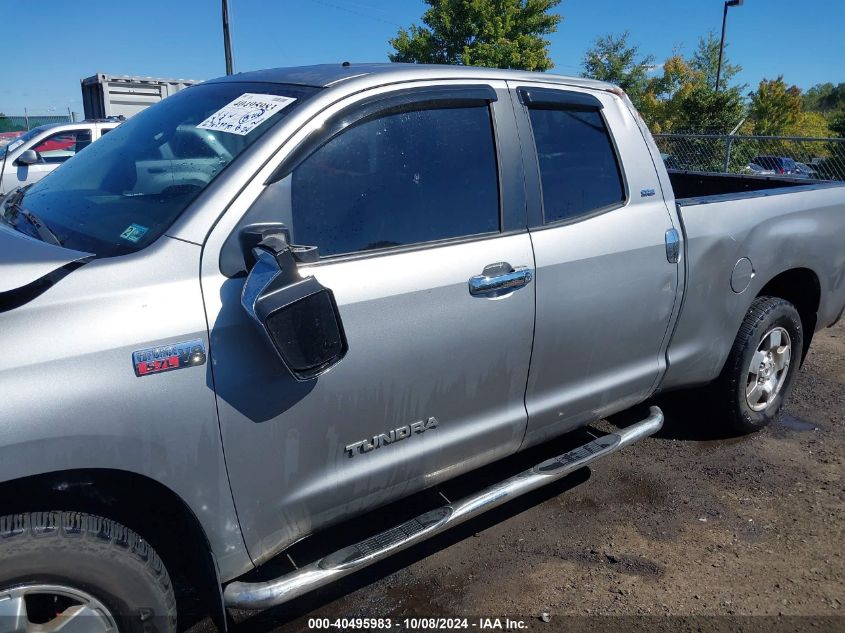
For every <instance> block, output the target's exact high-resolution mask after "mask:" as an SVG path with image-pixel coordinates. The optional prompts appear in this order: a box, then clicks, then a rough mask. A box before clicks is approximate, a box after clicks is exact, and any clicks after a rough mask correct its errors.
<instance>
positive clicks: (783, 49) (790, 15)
mask: <svg viewBox="0 0 845 633" xmlns="http://www.w3.org/2000/svg"><path fill="white" fill-rule="evenodd" d="M229 1H230V23H231V33H232V43H233V50H234V65H235V72H238V71H246V70H256V69H260V68H273V67H278V66H296V65H303V64H316V63H331V62H338V63H339V62H342V61H346V60H348V61H351V62H373V61H386V60H387V54H388V52H389V51H390V46H389V44H388V39H390V38H391V37H393V36H394V35H395V34H396V31H397V30H398V29H399V27H401V26H408V25H410V24H411V23H414V22H416V23H419V22H420V17H421V16H422V14H423V12H424V10H425V8H426V5H425V4H424V3H423V2H422V1H421V0H229ZM722 7H723V1H722V0H664V1H663V2H653V1H651V0H628V1H623V0H564V1H563V2H562V3H561V4H560V5H559V6H558V9H557V11H558V12H559V13H560V14H562V15H563V22H562V23H561V25H560V27H559V29H558V31H557V33H555V34H553V35H552V36H551V37H550V40H551V46H550V53H551V58H552V60H553V61H554V64H555V72H558V73H560V74H567V75H577V74H579V73H580V64H581V60H582V59H583V57H584V53H585V52H586V50H587V49H588V48H589V47H590V46H591V44H592V43H593V42H594V40H595V38H596V37H598V36H600V35H604V34H607V33H617V34H618V33H621V32H622V31H625V30H628V31H630V34H631V36H630V37H631V42H632V43H633V44H636V45H638V46H639V47H640V51H641V53H643V54H652V55H654V56H655V58H656V59H657V60H658V62H662V60H664V59H665V58H666V57H668V56H669V55H671V54H672V53H673V52H674V51H676V50H680V51H681V52H685V53H688V52H690V51H691V50H692V49H694V48H695V45H696V43H697V41H698V38H699V37H700V36H701V35H703V34H705V33H706V32H707V31H708V30H713V31H715V32H716V34H717V35H718V34H719V31H720V29H721V20H722ZM843 24H845V0H804V1H803V2H799V1H796V0H745V2H744V4H743V5H742V6H740V7H734V8H731V9H730V10H729V15H728V28H727V42H728V49H727V53H728V58H729V59H730V61H731V62H732V63H736V64H740V65H741V66H742V67H743V71H742V72H741V73H740V74H739V75H738V76H737V78H736V80H737V81H738V82H739V83H747V84H749V86H750V88H754V87H756V86H757V84H758V82H759V81H760V80H761V79H763V78H775V77H777V76H778V75H783V77H784V80H785V81H787V82H788V83H790V84H795V85H797V86H799V87H800V88H802V89H807V88H809V87H811V86H813V85H815V84H817V83H824V82H832V83H834V84H835V83H840V82H845V63H843V60H845V36H843V35H842V32H841V31H842V25H843ZM0 28H2V33H3V43H4V46H3V48H4V49H5V51H6V54H5V55H4V57H5V59H6V62H5V63H4V64H3V65H2V70H0V112H4V113H6V114H8V115H16V114H23V110H24V108H26V109H27V110H28V112H29V113H30V114H63V113H66V112H67V110H68V108H70V109H71V110H73V111H76V112H81V111H82V99H81V93H80V87H79V80H80V79H82V78H84V77H89V76H91V75H94V74H96V73H107V74H112V75H142V76H152V77H166V78H181V79H200V80H201V79H211V78H213V77H217V76H220V75H222V74H224V73H225V62H224V55H223V38H222V30H221V18H220V0H133V1H131V2H129V1H127V0H75V1H71V0H38V2H21V1H19V0H0Z"/></svg>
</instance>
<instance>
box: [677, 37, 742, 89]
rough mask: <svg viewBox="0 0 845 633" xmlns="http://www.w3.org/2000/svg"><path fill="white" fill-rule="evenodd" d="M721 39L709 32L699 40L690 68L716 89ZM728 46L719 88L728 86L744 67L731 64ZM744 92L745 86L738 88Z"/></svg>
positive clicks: (725, 51)
mask: <svg viewBox="0 0 845 633" xmlns="http://www.w3.org/2000/svg"><path fill="white" fill-rule="evenodd" d="M719 42H720V40H719V38H717V37H716V34H715V33H714V32H713V31H708V33H707V35H706V36H704V37H699V38H698V48H696V49H695V52H694V53H693V54H692V57H691V58H690V59H689V65H690V67H691V68H692V69H693V70H695V71H698V72H700V73H703V75H704V81H705V83H706V84H707V85H708V86H712V87H713V89H714V90H715V88H716V74H717V71H718V69H719ZM727 49H728V44H727V43H725V49H724V51H723V52H722V72H721V74H720V75H719V88H720V89H721V88H723V87H725V86H727V85H728V84H729V83H730V81H731V79H733V78H734V77H735V76H736V74H737V73H739V72H740V71H741V70H742V66H738V65H736V64H731V63H730V62H729V61H728V56H727ZM737 88H738V89H739V90H740V91H742V90H743V88H745V86H737Z"/></svg>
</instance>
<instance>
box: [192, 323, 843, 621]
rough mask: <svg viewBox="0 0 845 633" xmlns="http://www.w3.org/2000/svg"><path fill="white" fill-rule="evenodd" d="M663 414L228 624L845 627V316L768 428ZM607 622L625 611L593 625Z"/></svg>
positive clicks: (683, 408) (686, 399)
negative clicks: (463, 517) (385, 554)
mask: <svg viewBox="0 0 845 633" xmlns="http://www.w3.org/2000/svg"><path fill="white" fill-rule="evenodd" d="M656 404H659V405H660V406H661V407H663V409H664V412H665V413H666V423H665V425H664V428H663V430H662V431H661V432H660V434H659V435H658V436H656V437H653V438H650V439H647V440H645V441H644V442H641V443H639V444H636V445H634V446H632V447H629V448H628V449H625V450H624V451H621V452H619V453H616V454H614V455H612V456H611V457H609V458H607V459H605V460H602V461H600V462H598V463H597V464H595V465H594V466H593V468H592V469H591V472H588V471H586V469H585V470H584V471H582V472H579V473H576V474H575V475H573V476H570V478H569V479H568V480H566V481H564V482H563V483H562V484H561V485H559V486H557V487H555V489H554V490H550V491H545V492H544V493H543V496H541V497H538V496H537V495H534V496H532V497H530V498H529V499H526V500H525V501H517V502H515V503H512V504H509V505H508V506H506V507H505V508H503V509H500V511H495V514H493V515H491V516H487V517H482V518H481V521H480V522H479V521H476V522H474V523H471V524H469V525H468V526H461V527H458V528H456V529H455V530H453V531H452V532H450V533H448V534H446V535H442V536H441V537H438V538H437V539H435V540H434V541H433V542H430V543H427V544H424V545H422V546H420V547H418V548H415V549H412V550H410V551H409V552H405V553H402V554H400V555H399V556H398V557H397V558H394V559H392V560H390V561H386V562H385V563H381V564H379V565H377V566H376V567H374V568H371V569H370V570H366V571H364V572H361V573H360V574H358V575H356V576H353V577H351V578H349V579H345V580H344V581H341V583H340V584H338V585H335V586H332V587H327V588H324V589H321V590H318V591H316V592H314V593H313V594H311V595H310V596H306V597H305V598H303V599H300V600H297V601H294V602H292V603H290V604H288V605H283V606H281V607H277V608H275V609H271V610H268V611H265V612H262V613H257V614H256V613H236V614H235V624H234V626H232V627H230V630H233V631H235V633H246V632H261V633H271V632H272V633H283V632H284V633H293V632H295V631H306V630H309V629H308V619H309V618H313V617H327V618H330V619H333V618H344V617H345V618H349V617H353V618H354V617H371V618H372V617H382V618H387V617H389V618H392V620H393V622H394V625H395V623H397V622H399V623H400V624H401V621H402V620H403V619H404V618H406V617H421V616H443V617H450V616H451V617H468V618H470V627H471V628H473V627H472V623H473V622H477V619H478V618H479V617H491V618H493V617H499V618H505V617H510V618H511V619H512V620H521V621H523V622H524V623H525V626H526V627H527V628H528V629H530V630H546V631H550V630H564V629H565V630H570V631H572V630H581V629H583V630H587V629H589V630H608V631H610V630H613V631H616V630H640V629H642V630H667V631H668V630H672V631H675V630H689V631H707V630H714V631H716V630H719V631H721V630H725V631H727V630H731V631H733V630H737V631H739V630H742V631H751V630H755V631H756V630H760V631H765V632H766V633H774V632H775V631H781V630H783V631H794V630H814V631H827V630H840V631H845V553H843V549H842V543H843V540H845V486H843V480H845V478H843V474H845V461H844V460H845V451H843V446H845V323H841V324H840V325H839V326H837V327H836V328H833V329H828V330H824V331H822V332H820V333H818V334H817V335H816V337H815V339H814V341H813V347H812V350H811V352H810V355H809V357H808V359H807V361H806V363H805V365H804V367H803V369H802V371H801V374H800V375H799V378H798V381H797V382H796V385H795V389H794V391H793V393H792V396H791V398H790V401H789V403H788V406H787V409H786V412H785V414H784V416H783V417H782V419H781V421H780V422H779V423H778V424H776V425H775V426H773V427H771V428H769V429H766V430H764V431H762V432H760V433H757V434H755V435H751V436H746V437H740V438H737V437H730V436H729V435H726V433H725V431H722V430H720V429H719V425H718V424H716V423H714V422H717V421H714V419H713V416H712V414H711V413H710V412H709V407H708V403H707V401H706V395H705V394H702V393H696V392H693V393H684V394H673V395H670V396H666V397H664V398H660V399H658V401H657V402H656ZM638 416H640V417H642V410H641V409H638V410H636V411H632V412H626V414H622V415H620V416H618V418H614V419H612V420H610V421H602V422H601V423H599V424H598V425H596V426H597V427H599V428H603V429H605V430H609V429H612V428H613V427H614V426H624V425H625V424H626V423H628V421H630V420H634V419H637V417H638ZM544 613H546V614H548V617H546V618H544V617H543V615H542V614H544ZM596 615H602V616H616V617H604V618H595V617H584V616H596ZM626 616H627V617H626ZM630 616H661V617H651V618H649V617H646V618H642V617H639V618H632V617H630ZM666 616H674V617H666ZM705 616H706V617H705ZM713 616H720V617H713ZM745 616H769V617H757V618H751V617H745ZM808 616H810V617H808ZM544 619H549V620H550V622H549V623H546V622H544V621H543V620H544ZM644 622H645V623H646V624H645V625H644V624H643V623H644ZM494 624H495V623H494ZM208 626H209V625H208V624H207V623H206V624H204V625H202V624H201V625H198V626H196V627H194V628H193V629H191V630H192V631H194V630H196V631H199V630H205V629H206V628H208ZM502 626H503V628H504V626H505V624H504V621H503V620H502ZM401 628H404V626H402V627H401Z"/></svg>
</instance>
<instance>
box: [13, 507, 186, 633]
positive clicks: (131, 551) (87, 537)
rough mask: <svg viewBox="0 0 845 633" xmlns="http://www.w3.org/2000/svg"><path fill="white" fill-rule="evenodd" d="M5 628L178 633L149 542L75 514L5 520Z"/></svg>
mask: <svg viewBox="0 0 845 633" xmlns="http://www.w3.org/2000/svg"><path fill="white" fill-rule="evenodd" d="M0 630H3V631H7V630H8V631H14V632H15V633H35V632H42V633H46V632H51V631H56V632H58V631H62V632H63V633H71V632H73V633H76V632H77V631H78V632H80V633H89V632H90V633H117V632H118V631H119V632H120V633H136V632H138V633H141V632H143V633H173V632H175V630H176V601H175V598H174V595H173V588H172V586H171V583H170V577H169V576H168V574H167V570H166V569H165V567H164V565H163V564H162V562H161V559H159V557H158V555H157V554H156V552H155V551H154V550H153V548H152V547H150V545H149V544H148V543H147V542H146V541H145V540H144V539H142V538H141V537H140V536H139V535H138V534H136V533H135V532H133V531H132V530H130V529H129V528H126V527H124V526H122V525H120V524H119V523H117V522H115V521H111V520H109V519H105V518H102V517H98V516H92V515H88V514H81V513H78V512H33V513H28V514H14V515H7V516H3V517H0Z"/></svg>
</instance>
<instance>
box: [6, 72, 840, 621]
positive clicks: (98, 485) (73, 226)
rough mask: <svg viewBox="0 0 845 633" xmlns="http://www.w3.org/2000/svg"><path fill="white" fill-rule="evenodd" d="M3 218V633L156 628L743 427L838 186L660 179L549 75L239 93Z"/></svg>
mask: <svg viewBox="0 0 845 633" xmlns="http://www.w3.org/2000/svg"><path fill="white" fill-rule="evenodd" d="M0 211H2V222H0V267H2V270H3V275H2V276H0V349H2V350H3V353H2V355H0V393H2V394H3V397H2V398H0V421H2V423H0V507H1V508H2V509H3V512H2V514H3V515H4V516H2V517H0V610H2V613H3V614H10V616H8V617H9V619H7V620H5V621H7V622H9V621H11V622H13V624H12V628H13V629H14V630H35V629H34V628H32V627H29V628H28V624H27V623H31V622H41V623H42V624H43V626H44V627H53V629H54V630H57V627H55V626H54V624H51V621H52V622H54V618H55V617H56V614H59V615H61V616H63V617H65V618H66V619H71V618H73V617H76V616H79V617H81V615H82V614H84V615H86V616H88V617H89V618H90V619H89V622H88V624H87V625H85V626H81V627H77V630H86V631H95V630H97V631H107V630H114V628H115V625H117V626H119V627H120V630H121V631H124V632H126V631H133V632H134V631H151V630H158V631H168V632H172V631H174V630H175V623H176V616H177V612H176V608H177V607H176V601H175V597H174V591H173V584H172V580H171V579H172V578H174V577H176V576H179V577H182V578H184V579H185V582H186V583H187V584H188V585H189V586H190V587H191V588H192V591H193V593H192V600H193V599H194V598H197V599H199V598H204V599H206V600H207V601H208V603H209V604H210V605H213V607H214V609H213V612H214V613H215V614H217V615H218V616H219V618H220V620H221V621H222V617H223V608H224V606H225V607H237V608H245V609H259V608H265V607H268V606H271V605H276V604H280V603H283V602H285V601H288V600H291V599H292V598H295V597H297V596H301V595H303V594H305V593H307V592H309V591H312V590H313V589H316V588H318V587H321V586H323V585H325V584H327V583H330V582H333V581H335V580H337V579H339V578H341V577H343V576H346V575H348V574H350V573H353V572H355V571H357V570H360V569H362V568H364V567H366V566H367V565H370V564H371V563H373V562H375V561H377V560H380V559H383V558H385V557H387V556H389V555H391V554H393V553H395V552H398V551H400V550H402V549H404V548H406V547H409V546H411V545H413V544H415V543H419V542H420V541H422V540H424V539H427V538H429V537H431V536H433V535H435V534H438V533H440V532H442V531H444V530H446V529H448V528H450V527H452V526H454V525H456V524H459V523H461V522H463V521H466V520H467V519H470V518H472V517H475V516H477V515H479V514H480V513H482V512H485V511H487V510H489V509H492V508H495V507H497V506H499V505H501V504H503V503H505V502H507V501H509V500H511V499H513V498H515V497H517V496H519V495H521V494H523V493H526V492H528V491H530V490H534V489H537V488H539V487H541V486H544V485H546V484H548V483H550V482H553V481H556V480H559V479H560V478H561V477H563V476H565V475H567V474H568V473H571V472H573V471H574V470H576V469H579V468H581V467H583V466H585V465H587V464H591V463H594V462H595V461H596V460H598V459H600V458H602V457H604V456H606V455H608V454H609V453H611V452H613V451H616V450H618V449H620V448H622V447H625V446H628V445H630V444H633V443H635V442H636V441H638V440H641V439H643V438H645V437H646V436H648V435H650V434H652V433H654V432H656V431H657V430H658V429H660V427H661V424H662V420H663V415H662V413H661V411H660V409H659V408H657V407H653V408H651V409H650V410H649V412H648V413H646V412H644V413H643V417H642V419H641V420H640V421H637V422H635V423H633V424H631V425H630V426H626V427H625V428H620V429H618V430H616V431H613V432H610V433H607V434H604V435H600V436H599V437H597V438H595V439H591V440H590V441H587V442H586V443H584V444H582V445H581V446H579V447H578V448H575V449H573V450H570V451H567V452H564V453H563V454H561V455H559V456H557V457H553V458H550V459H547V460H543V461H541V462H540V463H538V464H536V465H535V466H533V467H532V468H529V469H527V470H526V471H524V472H522V473H521V474H518V475H516V476H513V477H505V476H502V477H501V480H500V481H498V482H497V483H492V484H489V485H488V487H486V488H480V489H479V488H475V489H473V488H472V486H471V485H470V484H471V482H467V484H466V486H465V490H464V492H463V493H462V494H463V496H461V497H458V498H454V497H452V498H444V499H442V500H439V501H438V504H437V505H430V506H425V507H417V506H414V507H413V510H414V513H411V512H410V511H411V509H412V508H411V507H409V506H407V505H406V506H401V501H400V500H402V499H407V498H408V497H409V495H413V494H415V493H418V492H420V491H423V490H425V489H439V488H438V487H439V486H441V485H443V484H444V483H446V482H448V481H449V480H451V479H453V478H454V477H456V476H458V475H461V474H464V473H469V472H473V471H475V470H476V469H478V468H480V467H481V466H484V465H486V464H491V463H494V462H497V461H498V460H502V459H503V458H505V457H506V456H510V455H512V454H514V453H516V452H518V451H524V450H525V449H527V448H529V447H533V446H538V445H541V444H544V443H546V442H547V441H548V440H550V439H552V438H556V437H559V436H561V435H563V434H566V433H569V432H571V431H574V430H577V429H579V428H581V427H583V426H585V425H587V424H589V423H590V422H593V421H595V420H597V419H599V418H601V417H603V416H607V415H610V414H613V413H616V412H619V411H622V410H625V409H629V408H630V407H632V406H634V405H636V404H638V403H642V402H644V401H645V400H646V399H648V398H649V397H651V396H652V395H654V394H655V393H658V392H665V391H668V390H676V389H683V388H688V387H692V386H701V385H707V384H709V385H710V387H709V388H710V390H711V394H712V396H711V397H712V400H713V402H714V403H717V404H718V406H719V407H720V408H721V410H722V412H723V414H722V415H723V417H724V419H725V420H727V421H728V422H729V423H730V424H732V425H733V427H734V429H735V430H736V431H737V432H750V431H754V430H757V429H760V428H761V427H764V426H765V425H767V424H769V423H770V422H771V421H772V419H773V418H774V417H775V416H776V415H777V414H778V412H779V410H780V409H781V407H782V406H783V403H784V400H785V399H786V398H787V397H788V395H789V392H790V389H791V388H792V385H793V383H794V380H795V377H796V374H797V372H798V370H799V367H800V365H801V362H802V361H803V359H804V357H805V355H806V353H807V350H808V348H809V346H810V343H811V341H812V338H813V334H814V332H816V331H817V330H819V329H821V328H824V327H827V326H830V325H832V324H834V323H835V322H836V321H837V320H838V319H839V318H840V317H841V316H842V312H843V308H845V276H843V274H842V271H843V270H845V186H843V185H841V184H836V183H813V184H810V185H808V186H803V187H799V186H797V183H796V182H795V181H794V180H792V179H778V178H766V179H761V178H750V177H748V176H742V175H728V174H717V175H707V174H701V173H691V172H673V173H672V174H669V173H668V172H667V170H666V169H665V167H664V164H663V161H662V160H660V154H659V151H658V149H657V146H656V145H655V143H654V141H653V139H652V137H651V135H650V134H649V132H648V129H647V128H646V127H645V125H644V123H643V122H642V120H641V119H640V118H639V116H638V115H637V114H636V112H635V110H634V108H633V106H632V105H631V102H630V101H629V100H628V99H627V97H626V96H625V95H624V93H623V92H622V91H620V90H619V89H618V88H616V87H614V86H612V85H610V84H606V83H601V82H597V81H592V80H588V79H580V78H569V77H559V76H555V75H549V74H546V73H542V74H540V73H537V74H535V73H527V72H518V71H507V70H494V69H483V68H471V67H429V66H424V65H414V64H411V65H403V64H376V65H354V64H353V65H348V64H344V65H336V66H335V65H328V66H316V67H307V68H290V69H276V70H267V71H258V72H247V73H239V74H237V75H232V76H228V77H224V78H221V79H217V80H213V81H209V82H206V83H204V84H200V85H197V86H193V87H190V88H187V89H185V90H182V91H180V92H179V93H177V94H175V95H173V96H171V97H169V98H167V99H165V100H163V101H162V102H160V103H158V104H156V105H154V106H152V107H150V108H148V109H146V110H144V111H143V112H141V113H139V114H137V115H136V116H134V117H133V118H132V119H130V120H129V121H127V122H126V123H124V124H123V125H121V126H120V127H118V128H117V129H115V130H114V131H112V132H110V133H109V134H108V135H107V136H106V137H105V138H104V139H102V140H99V141H97V142H96V143H93V144H92V145H91V146H90V147H89V148H88V149H86V150H85V151H84V152H81V153H80V154H79V155H78V156H76V157H75V158H73V160H71V161H70V162H68V164H67V165H66V166H65V167H63V168H62V169H59V170H57V171H56V172H55V173H54V174H53V175H51V176H50V178H47V179H45V180H43V181H42V182H38V183H36V184H34V185H32V186H30V187H26V188H22V189H18V190H16V191H15V192H13V193H11V194H9V195H7V196H6V198H5V200H4V202H3V204H2V208H0ZM715 422H716V421H715V420H714V423H715ZM538 461H539V460H538ZM444 494H445V493H444ZM394 502H395V503H396V504H399V505H394V506H392V508H393V509H392V512H391V516H394V517H400V516H401V517H402V518H396V519H395V521H394V525H392V526H391V527H390V528H389V529H386V530H382V529H378V528H372V529H371V530H370V532H369V533H367V534H360V535H357V536H353V535H352V532H350V531H348V529H347V528H348V525H349V523H348V521H349V520H351V519H353V518H356V517H357V518H359V520H360V519H361V518H362V517H366V516H367V515H368V513H371V512H373V511H374V510H375V509H377V508H380V507H383V506H385V504H388V503H394ZM366 523H367V522H366V521H364V525H361V524H360V523H359V527H366ZM330 527H333V533H334V534H335V535H338V534H339V535H341V537H343V538H345V539H346V541H345V542H344V543H342V545H341V546H340V548H339V549H338V548H337V547H334V548H332V547H330V543H331V541H329V540H328V539H327V536H326V534H327V529H328V528H330ZM81 544H84V546H81ZM294 544H298V545H299V546H300V549H297V550H294V549H292V548H293V546H294ZM299 552H305V553H303V554H302V555H300V553H299ZM307 552H311V556H310V557H309V556H308V554H307ZM270 561H272V564H269V565H268V564H267V563H268V562H270ZM256 568H261V569H260V570H258V571H256ZM12 618H16V619H12ZM51 618H53V620H51ZM15 627H17V628H15ZM68 628H70V627H68Z"/></svg>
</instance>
